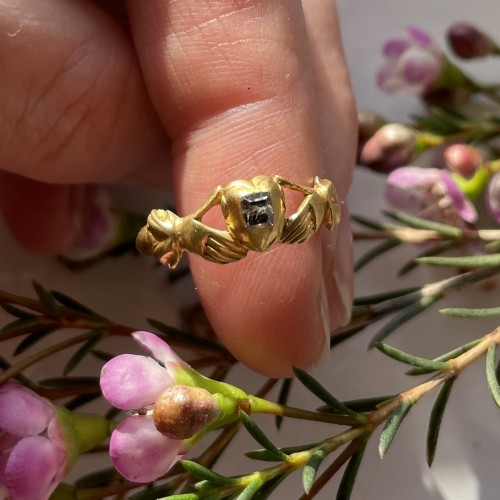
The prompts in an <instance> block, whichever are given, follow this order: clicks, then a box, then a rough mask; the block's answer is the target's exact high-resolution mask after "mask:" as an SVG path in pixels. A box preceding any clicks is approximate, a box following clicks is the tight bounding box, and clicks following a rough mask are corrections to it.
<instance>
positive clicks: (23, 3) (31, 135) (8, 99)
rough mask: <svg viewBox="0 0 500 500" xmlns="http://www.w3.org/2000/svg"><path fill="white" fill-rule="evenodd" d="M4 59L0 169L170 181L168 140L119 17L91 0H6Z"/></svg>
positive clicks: (47, 176) (1, 22) (65, 178)
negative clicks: (69, 0) (166, 179)
mask: <svg viewBox="0 0 500 500" xmlns="http://www.w3.org/2000/svg"><path fill="white" fill-rule="evenodd" d="M0 66H1V67H2V78H1V79H0V95H2V96H3V97H2V99H0V168H2V169H5V170H9V171H11V172H14V173H17V174H22V175H24V176H26V177H29V178H32V179H36V180H40V181H43V182H54V183H74V182H89V181H90V182H98V181H115V180H117V179H120V180H123V179H124V178H133V179H137V178H138V177H141V178H142V179H148V180H149V181H152V179H153V178H154V176H156V179H158V175H159V173H160V172H163V175H162V176H161V179H162V181H163V182H164V180H165V178H166V175H165V171H166V169H165V158H166V155H167V146H168V144H167V139H166V136H165V134H164V132H163V129H162V127H161V124H160V122H159V120H158V118H157V116H156V113H155V111H154V109H153V107H152V105H151V103H150V100H149V97H148V95H147V92H146V89H145V86H144V82H143V80H142V76H141V73H140V69H139V66H138V63H137V60H136V55H135V52H134V48H133V46H132V44H131V42H130V36H129V33H128V29H127V27H126V24H125V23H124V21H123V19H122V17H121V16H116V17H113V16H112V15H111V14H110V13H108V12H105V11H104V10H102V9H100V8H99V7H97V6H96V5H94V4H93V3H92V2H88V1H84V0H73V1H71V2H67V1H64V0H39V1H37V2H32V1H30V0H4V1H2V2H0Z"/></svg>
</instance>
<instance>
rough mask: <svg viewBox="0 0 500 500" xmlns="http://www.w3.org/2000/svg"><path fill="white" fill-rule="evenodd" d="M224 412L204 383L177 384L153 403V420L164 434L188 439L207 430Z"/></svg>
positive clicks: (174, 437)
mask: <svg viewBox="0 0 500 500" xmlns="http://www.w3.org/2000/svg"><path fill="white" fill-rule="evenodd" d="M219 415H220V408H219V404H218V402H217V400H216V399H215V398H214V396H212V394H210V393H209V392H208V391H207V390H205V389H202V388H200V387H188V386H184V385H174V386H172V387H169V388H168V389H166V390H164V391H163V392H162V393H161V394H160V395H159V396H158V398H157V399H156V402H155V404H154V407H153V421H154V423H155V426H156V428H157V429H158V431H159V432H161V433H162V434H163V435H165V436H167V437H170V438H172V439H188V438H190V437H193V436H194V435H195V434H196V433H198V432H200V431H203V430H205V429H206V428H207V427H208V426H209V425H210V424H212V423H213V422H215V421H216V420H217V418H218V416H219Z"/></svg>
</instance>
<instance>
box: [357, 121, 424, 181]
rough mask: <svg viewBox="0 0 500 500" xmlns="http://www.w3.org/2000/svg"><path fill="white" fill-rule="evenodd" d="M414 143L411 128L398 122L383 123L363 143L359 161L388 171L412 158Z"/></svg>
mask: <svg viewBox="0 0 500 500" xmlns="http://www.w3.org/2000/svg"><path fill="white" fill-rule="evenodd" d="M416 144H417V137H416V133H415V131H414V130H413V129H411V128H409V127H407V126H405V125H402V124H400V123H390V124H388V125H384V126H383V127H382V128H380V129H379V130H378V131H377V132H375V134H374V135H373V137H372V138H371V139H370V140H369V141H368V142H367V143H366V144H365V145H364V147H363V149H362V150H361V155H360V163H361V165H364V166H367V167H370V168H372V169H373V170H376V171H378V172H390V171H391V170H393V169H395V168H397V167H400V166H402V165H405V164H407V163H408V162H409V161H410V160H411V159H412V158H413V156H414V153H415V147H416Z"/></svg>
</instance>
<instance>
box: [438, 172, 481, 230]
mask: <svg viewBox="0 0 500 500" xmlns="http://www.w3.org/2000/svg"><path fill="white" fill-rule="evenodd" d="M441 179H442V181H443V182H444V184H445V186H446V189H447V191H448V196H449V197H450V198H451V201H452V203H453V207H454V208H455V210H456V211H457V213H458V215H459V216H460V217H461V218H462V219H463V220H464V221H465V222H470V223H474V222H476V220H477V212H476V209H475V208H474V205H473V204H472V203H471V202H470V201H469V200H468V199H467V198H466V197H465V195H464V194H463V193H462V191H460V188H459V187H458V186H457V184H456V182H455V181H454V180H453V179H452V178H451V175H450V174H448V172H446V171H443V172H442V174H441Z"/></svg>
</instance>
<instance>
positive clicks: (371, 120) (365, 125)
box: [358, 109, 387, 146]
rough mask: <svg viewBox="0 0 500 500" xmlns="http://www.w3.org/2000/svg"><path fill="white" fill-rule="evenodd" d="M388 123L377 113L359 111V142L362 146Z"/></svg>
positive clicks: (364, 110)
mask: <svg viewBox="0 0 500 500" xmlns="http://www.w3.org/2000/svg"><path fill="white" fill-rule="evenodd" d="M386 123H387V122H386V121H385V120H384V119H383V118H382V117H381V116H380V115H379V114H378V113H375V111H371V110H370V109H360V110H359V111H358V142H359V145H360V146H362V145H363V144H365V142H366V141H367V140H368V139H370V137H372V136H373V134H374V133H375V132H376V131H377V130H378V129H379V128H381V127H383V126H384V125H385V124H386Z"/></svg>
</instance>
